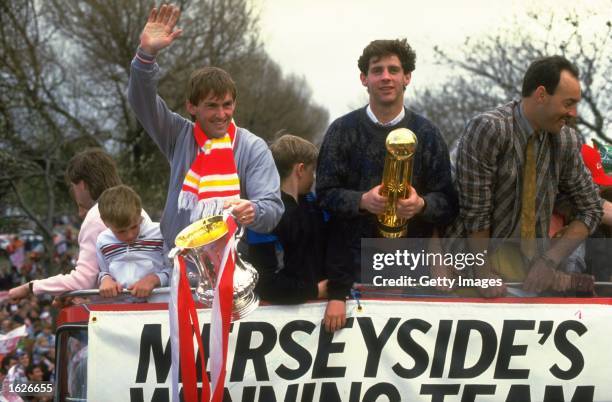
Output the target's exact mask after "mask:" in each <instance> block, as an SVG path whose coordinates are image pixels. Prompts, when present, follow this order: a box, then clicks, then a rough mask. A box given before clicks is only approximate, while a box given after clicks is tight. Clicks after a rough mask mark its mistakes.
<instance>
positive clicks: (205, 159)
mask: <svg viewBox="0 0 612 402" xmlns="http://www.w3.org/2000/svg"><path fill="white" fill-rule="evenodd" d="M236 131H237V127H236V124H235V123H234V122H233V121H232V122H231V123H230V125H229V126H228V128H227V133H226V134H225V135H224V136H223V137H220V138H209V137H208V136H207V135H206V133H204V131H203V130H202V128H201V127H200V124H199V123H197V122H196V124H195V125H194V127H193V136H194V137H195V140H196V142H197V144H198V154H197V155H196V158H195V160H194V161H193V163H192V164H191V168H190V169H189V171H188V172H187V175H186V176H185V181H184V182H183V187H182V189H181V192H180V194H179V198H178V208H179V210H181V209H184V210H190V211H191V221H192V222H193V221H195V220H198V219H200V218H201V217H205V216H211V215H219V214H220V213H221V212H222V208H223V205H222V201H223V200H226V199H231V198H240V180H239V179H238V171H237V169H236V162H235V160H234V144H235V139H236Z"/></svg>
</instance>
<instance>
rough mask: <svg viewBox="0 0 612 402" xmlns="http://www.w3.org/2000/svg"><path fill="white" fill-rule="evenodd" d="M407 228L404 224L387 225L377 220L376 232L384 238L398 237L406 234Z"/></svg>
mask: <svg viewBox="0 0 612 402" xmlns="http://www.w3.org/2000/svg"><path fill="white" fill-rule="evenodd" d="M407 232H408V228H407V227H406V225H402V226H399V227H398V226H387V225H383V224H382V223H380V222H378V233H380V235H381V236H382V237H384V238H385V239H399V238H400V237H404V236H406V233H407Z"/></svg>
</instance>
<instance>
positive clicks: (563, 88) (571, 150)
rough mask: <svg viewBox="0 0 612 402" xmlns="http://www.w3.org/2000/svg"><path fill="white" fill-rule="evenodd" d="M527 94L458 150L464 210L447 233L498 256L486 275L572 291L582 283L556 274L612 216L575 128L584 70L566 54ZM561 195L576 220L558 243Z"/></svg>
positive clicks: (534, 77) (479, 273)
mask: <svg viewBox="0 0 612 402" xmlns="http://www.w3.org/2000/svg"><path fill="white" fill-rule="evenodd" d="M521 95H522V98H521V99H520V100H514V101H512V102H510V103H508V104H505V105H503V106H500V107H498V108H496V109H493V110H491V111H487V112H484V113H482V114H479V115H478V116H476V117H474V118H473V119H472V120H471V121H470V122H469V123H468V124H467V126H466V128H465V131H464V133H463V135H462V137H461V138H460V140H459V147H458V153H457V170H456V174H457V177H456V182H457V188H458V192H459V204H460V213H459V217H458V218H457V220H456V221H455V222H454V223H453V225H452V226H451V227H450V228H449V231H448V232H447V236H448V237H452V236H466V237H467V238H468V245H469V247H470V248H472V250H473V251H482V250H484V249H488V250H489V257H491V258H489V261H494V260H495V261H497V262H496V263H495V264H493V263H492V262H491V263H487V264H485V266H483V267H480V268H475V269H474V275H475V276H476V277H477V278H481V279H491V278H500V277H501V278H502V279H503V280H504V281H524V290H526V291H528V292H535V293H540V292H543V291H546V290H557V291H565V290H568V289H570V288H573V287H575V286H572V284H571V278H570V277H569V276H568V275H565V274H562V273H560V272H558V271H556V269H557V268H558V266H559V264H560V263H561V262H562V261H563V260H564V258H565V257H566V256H568V255H569V254H570V253H571V252H572V251H573V250H574V249H575V248H576V247H577V246H578V245H579V244H580V243H581V242H582V241H583V240H584V239H585V238H586V237H587V236H588V235H589V233H591V232H593V230H594V229H595V228H596V227H597V225H598V224H599V222H600V220H601V216H602V203H601V200H600V198H599V196H598V194H597V190H596V188H595V186H594V185H593V181H592V179H591V177H590V175H589V173H588V171H587V170H586V168H585V166H584V163H583V161H582V158H581V155H580V144H581V142H582V141H581V139H580V137H579V135H578V134H577V133H576V131H575V130H574V129H573V128H571V127H570V126H569V125H568V122H571V121H573V120H575V118H576V115H577V104H578V102H579V101H580V98H581V93H580V82H579V72H578V69H577V67H576V66H575V65H574V64H572V63H571V62H570V61H568V60H567V59H565V58H564V57H561V56H551V57H544V58H541V59H538V60H536V61H534V62H533V63H531V65H530V66H529V68H528V69H527V72H526V73H525V76H524V78H523V85H522V93H521ZM559 193H564V194H565V195H567V196H568V197H569V199H570V201H571V203H572V204H573V207H574V210H575V212H576V213H575V214H574V216H573V220H572V221H571V223H570V224H569V225H568V227H567V228H566V230H565V231H564V233H563V235H562V236H561V238H560V239H556V240H555V241H554V242H549V241H548V240H547V239H548V232H549V227H550V221H551V216H552V214H553V207H554V204H555V198H556V196H557V194H559ZM490 238H491V239H499V240H500V242H497V240H496V242H495V243H496V244H495V245H493V244H492V243H491V242H489V239H490ZM499 243H503V244H501V245H499ZM498 246H499V247H498ZM494 249H497V250H498V251H499V252H498V253H497V254H496V257H495V258H493V255H492V253H491V252H492V251H493V250H494ZM510 255H512V256H514V257H508V256H510ZM506 257H508V258H506ZM578 287H580V286H578ZM480 290H481V293H482V294H483V295H484V296H488V297H496V296H501V295H503V294H505V292H506V288H505V286H497V287H489V288H488V289H480Z"/></svg>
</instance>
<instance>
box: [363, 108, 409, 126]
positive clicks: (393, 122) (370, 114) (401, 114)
mask: <svg viewBox="0 0 612 402" xmlns="http://www.w3.org/2000/svg"><path fill="white" fill-rule="evenodd" d="M366 113H367V115H368V117H369V118H370V120H372V122H374V123H375V124H378V125H380V126H383V127H389V126H394V125H396V124H397V123H399V122H400V121H402V119H403V118H404V116H405V115H406V109H404V108H403V107H402V111H401V112H399V114H398V115H397V116H395V118H393V120H391V121H389V122H387V123H381V122H380V121H378V119H377V118H376V116H375V115H374V112H373V111H372V108H371V107H370V105H368V107H366Z"/></svg>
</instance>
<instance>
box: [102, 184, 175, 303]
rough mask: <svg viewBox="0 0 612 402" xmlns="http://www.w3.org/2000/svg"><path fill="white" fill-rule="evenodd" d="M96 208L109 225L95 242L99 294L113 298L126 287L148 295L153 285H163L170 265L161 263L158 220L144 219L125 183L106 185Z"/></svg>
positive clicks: (137, 198) (134, 291) (133, 291)
mask: <svg viewBox="0 0 612 402" xmlns="http://www.w3.org/2000/svg"><path fill="white" fill-rule="evenodd" d="M98 209H99V210H100V218H101V219H102V221H103V222H104V224H105V225H106V226H107V227H108V229H107V230H105V231H103V232H102V233H100V235H99V236H98V240H97V243H96V250H97V256H98V264H99V266H100V274H99V276H98V283H99V285H100V295H101V296H102V297H114V296H117V294H119V293H120V292H121V291H122V290H123V288H126V289H128V290H130V291H131V293H132V295H133V296H135V297H148V296H150V295H151V291H152V290H153V288H155V287H157V286H166V285H167V284H168V280H169V276H170V267H169V266H167V264H165V263H164V257H163V242H164V240H163V238H162V235H161V232H160V230H159V223H154V222H150V221H147V220H144V219H143V217H142V213H143V211H142V204H141V201H140V197H139V196H138V194H136V192H135V191H134V190H132V189H131V188H130V187H128V186H125V185H120V186H116V187H112V188H109V189H107V190H105V191H104V192H103V193H102V195H101V196H100V199H99V200H98Z"/></svg>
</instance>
